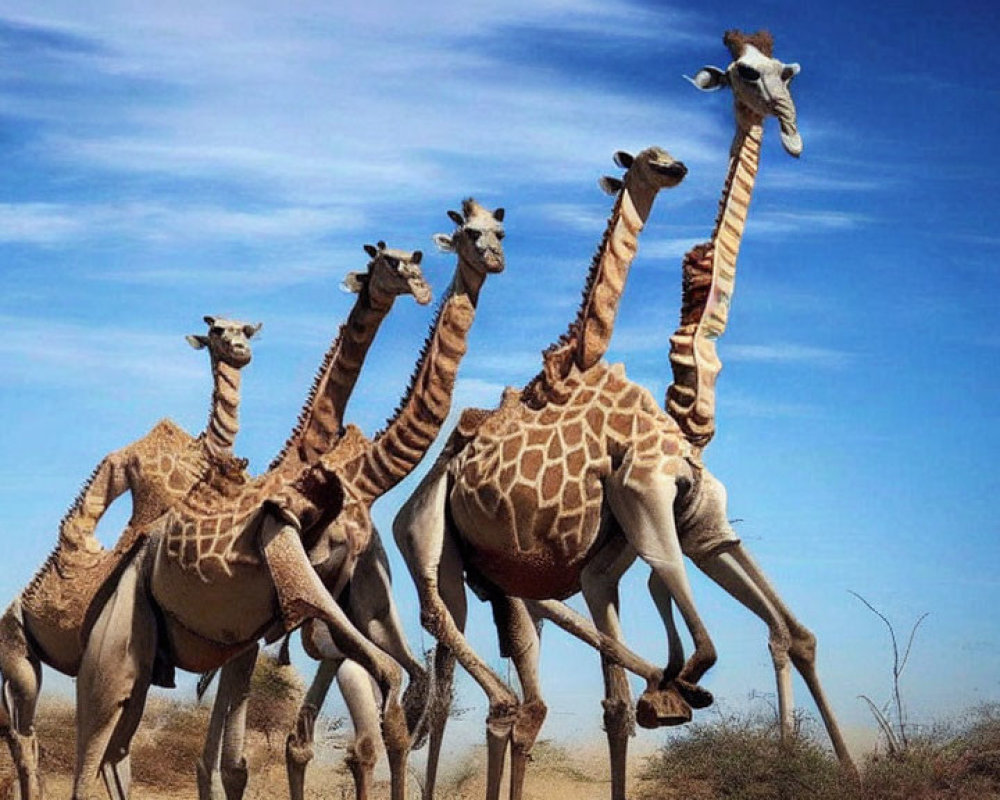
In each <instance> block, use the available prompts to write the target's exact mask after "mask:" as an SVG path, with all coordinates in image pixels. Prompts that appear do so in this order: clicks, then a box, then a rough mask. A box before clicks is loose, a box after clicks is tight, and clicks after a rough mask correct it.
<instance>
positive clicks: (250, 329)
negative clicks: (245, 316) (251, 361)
mask: <svg viewBox="0 0 1000 800" xmlns="http://www.w3.org/2000/svg"><path fill="white" fill-rule="evenodd" d="M263 327H264V323H263V322H258V323H257V324H256V325H244V326H243V335H244V336H246V337H247V338H248V339H252V338H253V337H254V336H256V335H257V334H258V333H260V329H261V328H263Z"/></svg>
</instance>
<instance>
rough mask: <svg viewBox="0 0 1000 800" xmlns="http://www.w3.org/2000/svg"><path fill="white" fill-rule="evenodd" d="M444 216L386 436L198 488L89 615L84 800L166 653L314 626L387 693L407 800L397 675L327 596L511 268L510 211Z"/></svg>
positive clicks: (431, 425) (81, 731)
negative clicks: (493, 287)
mask: <svg viewBox="0 0 1000 800" xmlns="http://www.w3.org/2000/svg"><path fill="white" fill-rule="evenodd" d="M451 216H452V219H453V220H455V221H456V223H457V224H458V228H457V230H456V231H455V233H454V234H453V235H451V236H444V235H439V237H438V238H437V239H436V241H438V243H439V245H440V244H444V245H446V246H447V247H448V248H449V249H451V250H453V251H454V252H456V253H457V255H458V265H457V268H456V272H455V277H454V279H453V281H452V284H451V288H450V289H449V291H448V293H447V295H446V297H445V298H444V299H443V300H442V303H441V305H440V307H439V310H438V313H437V316H436V318H435V323H434V326H433V328H432V331H431V334H430V335H429V337H428V339H427V341H426V342H425V346H424V349H423V351H422V355H421V357H420V360H419V362H418V366H417V369H416V371H415V373H414V375H413V378H412V379H411V383H410V387H409V389H408V391H407V393H406V395H405V396H404V399H403V401H402V403H401V404H400V406H399V408H398V410H397V412H396V413H395V414H394V415H393V417H392V418H391V419H390V421H389V423H388V424H387V427H386V428H385V429H384V431H383V432H382V433H380V434H377V435H376V436H375V437H373V439H371V440H368V439H366V437H365V436H364V435H363V434H362V433H361V431H360V430H358V429H357V428H356V427H355V426H347V428H346V429H345V431H344V433H343V435H342V436H340V437H339V438H338V439H337V440H336V441H335V442H334V443H333V446H332V448H331V449H330V450H329V451H328V452H325V453H322V454H321V455H320V456H319V458H318V459H316V460H315V461H314V462H313V463H310V464H306V465H304V466H303V467H302V468H301V469H298V470H297V471H291V472H290V471H289V470H288V469H287V468H277V469H273V470H270V471H268V472H267V473H265V474H264V475H262V476H260V477H259V478H257V479H255V480H253V481H250V482H246V483H234V482H232V481H227V480H225V479H224V478H223V477H221V476H219V477H217V479H216V480H213V481H212V482H211V483H210V484H209V483H206V484H204V485H202V486H199V487H197V488H196V489H195V490H194V491H192V492H191V493H189V494H188V496H187V497H185V498H184V501H183V502H182V503H178V504H175V505H174V506H172V507H171V508H170V509H169V510H168V511H167V512H166V513H165V514H164V515H163V516H162V517H161V518H160V519H159V520H157V521H156V522H155V523H154V524H153V525H151V526H150V527H149V529H148V534H149V535H148V537H147V538H146V540H145V542H144V547H143V548H142V550H141V551H140V552H138V553H137V554H136V557H134V558H133V559H132V560H131V561H130V562H129V563H128V564H127V565H126V566H125V568H124V569H123V570H122V571H121V574H120V576H119V577H118V579H117V583H116V585H115V586H114V587H113V588H114V591H113V592H112V593H111V594H110V596H109V598H108V600H107V601H106V602H105V603H104V605H103V606H102V607H100V608H94V609H93V613H92V616H91V618H90V619H91V621H90V625H89V628H88V631H89V635H88V638H87V645H86V650H85V653H84V658H83V660H82V663H81V668H80V675H79V679H78V681H77V728H78V738H77V767H76V775H75V781H74V795H73V796H74V797H75V798H78V799H79V798H87V799H88V800H89V798H92V797H94V796H95V794H96V790H97V778H98V775H99V774H101V773H102V772H103V773H104V774H106V775H107V774H111V775H112V776H114V775H115V773H116V769H115V768H116V766H117V765H119V764H123V763H124V759H125V756H126V754H127V753H128V747H129V743H130V740H131V738H132V736H133V735H134V732H135V729H136V726H137V725H138V722H139V719H140V717H141V714H142V708H143V704H144V702H145V695H146V691H147V689H148V686H149V684H150V679H151V670H152V664H153V659H154V654H155V652H156V648H157V644H158V642H159V643H160V645H161V646H162V647H163V648H164V649H165V650H166V651H167V653H168V656H169V659H170V663H172V664H174V665H176V666H179V667H181V668H182V669H186V670H192V671H197V672H204V671H206V670H209V669H214V668H216V667H218V666H221V665H222V664H224V663H225V662H226V661H228V660H229V659H231V658H233V657H235V656H237V655H239V654H240V653H241V652H243V651H244V650H246V649H247V648H248V647H250V646H252V645H253V644H255V643H256V642H257V640H258V639H259V638H261V637H262V636H263V637H264V638H265V639H267V640H268V641H274V640H275V639H277V638H279V637H280V636H281V635H282V634H284V633H287V632H288V631H291V630H294V629H295V628H296V627H298V626H300V625H302V624H303V623H305V622H306V621H308V620H310V619H319V620H320V621H322V622H323V623H325V624H326V626H327V627H328V630H329V634H330V638H331V639H332V640H333V642H334V643H335V644H336V647H337V648H338V650H339V651H340V652H341V653H342V654H343V655H344V656H345V657H347V658H349V659H351V660H353V661H355V662H357V663H358V664H360V665H361V666H362V667H363V668H364V669H365V670H367V671H368V672H369V674H371V676H372V677H373V678H374V680H375V683H376V684H377V686H378V689H379V691H380V693H381V696H382V723H381V729H382V737H383V739H384V741H385V742H386V749H387V751H388V752H389V757H390V768H391V769H392V773H393V780H392V797H393V800H405V793H406V787H405V771H404V770H405V759H406V751H407V747H408V732H407V730H406V722H405V718H404V714H403V710H402V708H401V706H400V702H399V688H400V684H401V669H400V667H399V666H398V665H397V664H396V663H395V662H394V661H393V660H392V659H391V658H389V657H388V656H386V655H385V654H384V653H383V652H382V651H381V650H380V649H378V648H377V647H376V646H375V645H373V644H372V643H371V642H370V641H369V640H368V639H367V638H366V637H365V636H363V635H362V634H361V633H360V632H359V631H358V630H357V629H356V628H355V627H354V625H353V624H352V623H351V622H350V620H349V619H348V617H347V615H346V613H345V612H344V610H343V609H342V608H341V607H340V606H339V605H338V604H337V603H336V602H335V600H334V596H335V595H336V594H337V593H339V591H340V590H341V588H342V587H343V586H345V585H346V584H347V582H348V580H349V579H350V577H351V574H352V571H353V569H354V567H355V565H356V562H357V559H358V555H359V554H360V553H361V552H363V551H364V549H365V547H366V546H367V545H368V542H369V540H370V536H371V534H370V531H371V523H370V516H369V514H368V508H369V506H370V505H371V503H372V502H374V500H375V499H376V498H377V497H378V496H380V494H381V493H382V492H384V491H385V490H386V487H387V486H390V485H394V484H395V482H398V481H399V480H401V479H402V478H403V477H404V476H405V475H406V474H408V472H409V471H410V470H412V469H413V468H414V467H415V466H416V464H417V463H418V462H419V460H420V459H421V458H422V456H423V454H424V452H425V451H426V449H427V447H429V445H430V443H431V442H432V441H433V439H434V438H435V437H436V435H437V433H438V431H439V430H440V427H441V425H442V424H443V423H444V419H445V417H446V415H447V413H448V411H449V409H450V404H451V394H452V391H453V389H454V382H455V378H456V374H457V368H458V364H459V361H460V360H461V358H462V356H463V355H464V353H465V349H466V338H467V335H468V331H469V329H470V327H471V324H472V321H473V319H474V316H475V309H476V305H477V303H478V297H479V291H480V289H481V287H482V284H483V283H484V281H485V279H486V276H487V275H488V274H490V273H495V272H500V271H502V269H503V267H504V258H503V250H502V247H501V245H500V239H501V238H502V236H503V227H502V220H503V216H504V214H503V210H502V209H497V210H496V211H494V212H490V211H487V210H486V209H484V208H483V207H482V206H480V205H479V204H478V203H476V202H475V201H474V200H472V199H471V198H470V199H468V200H466V201H465V203H463V214H458V213H456V212H451ZM331 588H332V591H331ZM158 623H159V624H158ZM114 791H115V789H114V788H113V787H112V792H113V793H114Z"/></svg>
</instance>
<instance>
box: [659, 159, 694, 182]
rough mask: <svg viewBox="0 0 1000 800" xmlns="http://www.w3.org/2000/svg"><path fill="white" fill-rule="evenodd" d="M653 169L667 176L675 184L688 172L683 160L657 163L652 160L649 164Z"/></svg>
mask: <svg viewBox="0 0 1000 800" xmlns="http://www.w3.org/2000/svg"><path fill="white" fill-rule="evenodd" d="M650 166H651V167H652V169H653V171H655V172H657V173H658V174H660V175H663V176H664V177H666V178H669V179H670V180H671V181H673V182H674V183H675V184H678V183H680V182H681V181H682V180H684V177H685V176H686V175H687V174H688V168H687V166H686V165H685V164H684V162H683V161H671V162H670V163H666V164H664V163H658V162H655V161H654V162H653V163H652V164H650Z"/></svg>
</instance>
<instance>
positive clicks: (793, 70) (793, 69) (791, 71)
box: [781, 64, 802, 83]
mask: <svg viewBox="0 0 1000 800" xmlns="http://www.w3.org/2000/svg"><path fill="white" fill-rule="evenodd" d="M801 71H802V67H800V66H799V65H798V64H785V67H784V69H782V70H781V80H783V81H784V82H785V83H788V82H789V81H790V80H791V79H792V78H794V77H795V76H796V75H798V74H799V72H801Z"/></svg>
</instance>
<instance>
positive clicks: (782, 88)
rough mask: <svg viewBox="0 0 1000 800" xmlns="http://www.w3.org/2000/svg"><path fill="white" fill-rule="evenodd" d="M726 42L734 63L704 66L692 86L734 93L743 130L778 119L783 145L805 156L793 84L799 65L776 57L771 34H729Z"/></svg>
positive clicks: (739, 122) (725, 38)
mask: <svg viewBox="0 0 1000 800" xmlns="http://www.w3.org/2000/svg"><path fill="white" fill-rule="evenodd" d="M722 41H723V42H724V43H725V45H726V47H728V48H729V52H730V53H732V56H733V59H734V60H733V62H732V63H731V64H730V65H729V66H728V67H727V68H726V69H725V70H721V69H719V68H718V67H703V68H702V69H700V70H699V71H698V74H697V75H695V76H694V78H691V79H690V80H691V83H693V84H694V85H695V86H697V87H698V88H699V89H702V90H704V91H713V90H715V89H720V88H722V87H723V86H728V87H729V88H730V89H732V90H733V99H734V100H735V103H736V122H737V124H738V125H740V126H741V127H742V128H747V127H749V126H750V125H751V124H753V123H755V122H758V121H760V120H761V119H763V118H764V117H768V116H772V117H777V118H778V123H779V125H780V126H781V143H782V145H784V148H785V150H786V151H787V152H788V153H789V155H793V156H796V157H798V156H799V155H800V154H801V153H802V137H801V136H800V135H799V131H798V127H797V126H796V122H795V103H794V102H793V101H792V93H791V91H790V88H789V87H790V84H791V82H792V78H794V77H795V76H796V75H798V74H799V69H800V67H799V65H798V64H784V63H782V62H781V61H779V60H778V59H776V58H774V57H773V56H772V52H773V50H774V39H773V38H772V36H771V34H770V33H768V32H767V31H758V32H757V33H754V34H749V35H748V34H743V33H740V32H739V31H737V30H730V31H726V34H725V36H723V37H722Z"/></svg>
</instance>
